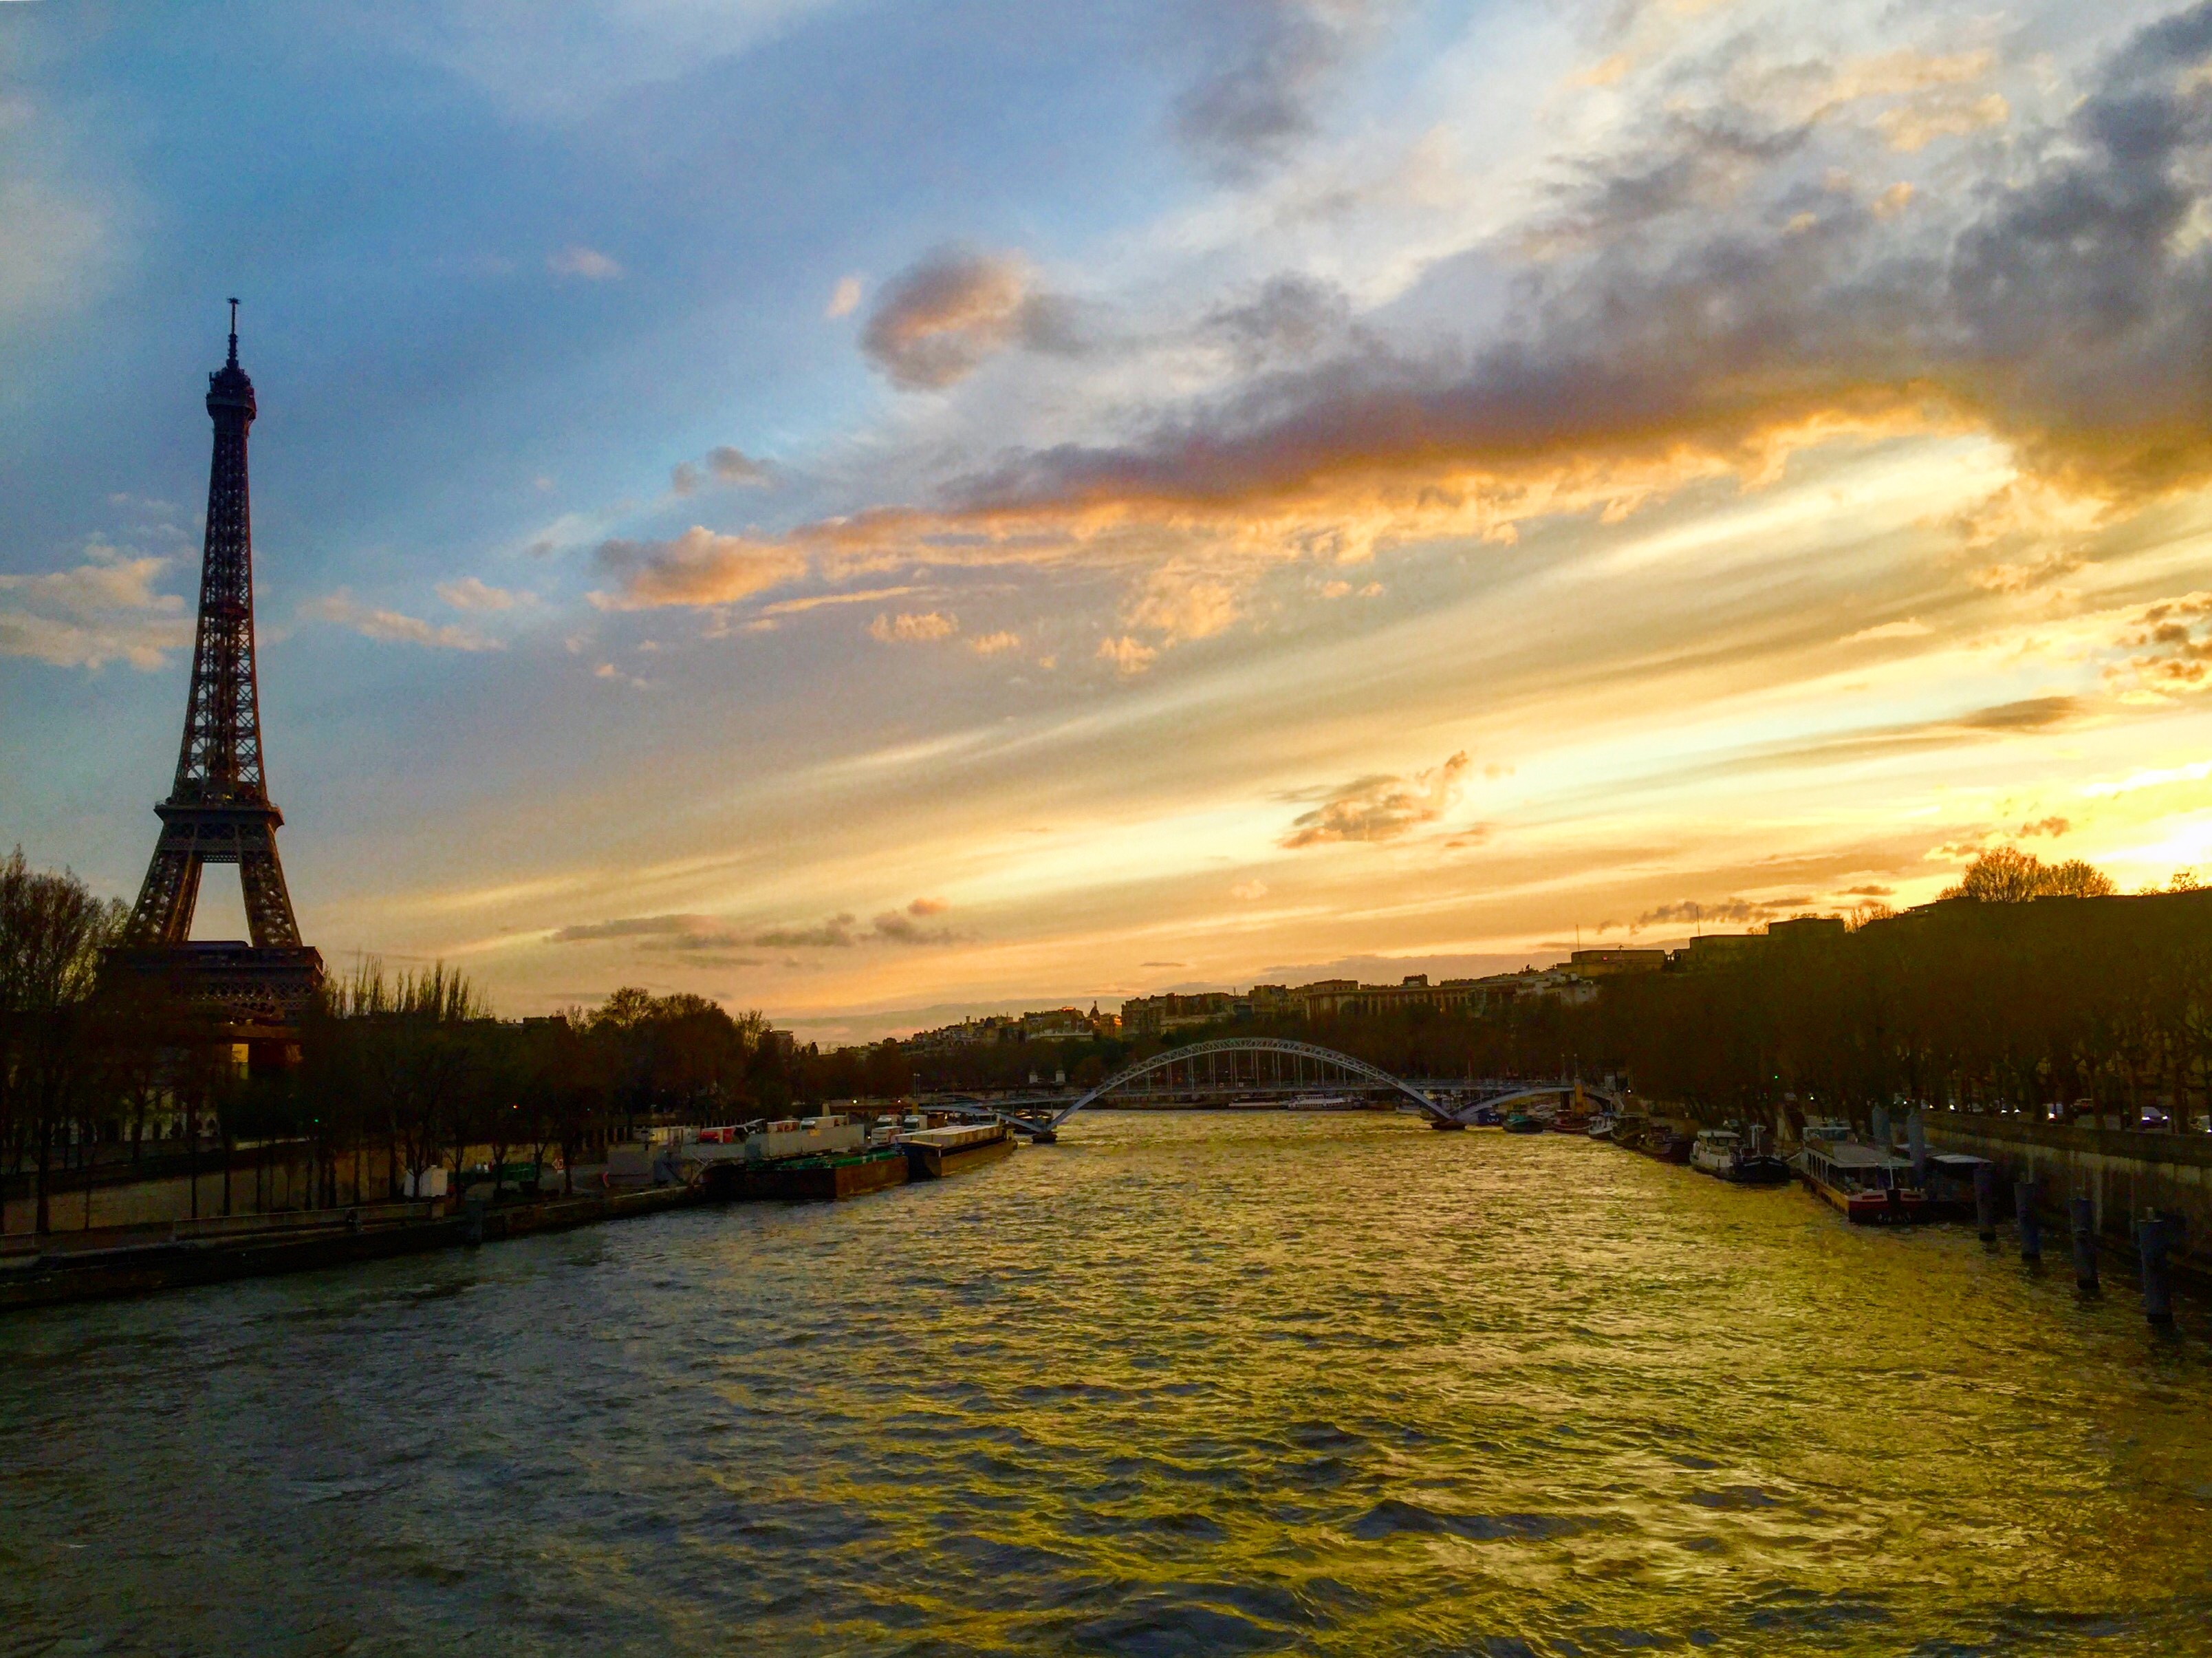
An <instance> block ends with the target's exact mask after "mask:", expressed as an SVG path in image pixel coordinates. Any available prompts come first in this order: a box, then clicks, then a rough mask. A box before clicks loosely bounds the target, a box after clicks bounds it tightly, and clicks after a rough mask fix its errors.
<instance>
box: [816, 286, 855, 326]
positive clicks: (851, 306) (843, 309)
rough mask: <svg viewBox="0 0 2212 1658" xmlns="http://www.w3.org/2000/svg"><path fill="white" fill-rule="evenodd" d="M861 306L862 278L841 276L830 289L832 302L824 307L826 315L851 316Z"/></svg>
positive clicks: (824, 314) (823, 312) (830, 316)
mask: <svg viewBox="0 0 2212 1658" xmlns="http://www.w3.org/2000/svg"><path fill="white" fill-rule="evenodd" d="M859 309H860V277H838V278H837V285H836V287H835V288H833V289H831V290H829V304H827V305H825V306H823V308H822V314H823V316H824V317H828V318H830V319H833V320H834V319H836V318H838V317H849V316H851V315H852V314H853V313H854V312H855V311H857V310H859Z"/></svg>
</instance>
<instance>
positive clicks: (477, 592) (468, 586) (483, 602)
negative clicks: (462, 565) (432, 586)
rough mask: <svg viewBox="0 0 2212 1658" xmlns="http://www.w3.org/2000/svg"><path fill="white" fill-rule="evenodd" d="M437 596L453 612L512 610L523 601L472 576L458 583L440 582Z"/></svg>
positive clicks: (503, 589)
mask: <svg viewBox="0 0 2212 1658" xmlns="http://www.w3.org/2000/svg"><path fill="white" fill-rule="evenodd" d="M437 594H438V596H439V597H440V598H441V599H443V600H445V601H446V602H447V604H449V605H451V606H452V607H453V608H454V609H455V610H512V609H513V608H514V607H515V606H516V605H517V604H518V603H520V602H523V600H522V599H521V597H520V596H519V595H517V594H513V593H509V592H508V591H507V589H506V588H495V587H493V586H491V585H490V584H489V582H483V581H480V580H478V579H477V577H476V576H463V577H462V578H461V579H460V580H459V581H458V582H439V583H438V586H437Z"/></svg>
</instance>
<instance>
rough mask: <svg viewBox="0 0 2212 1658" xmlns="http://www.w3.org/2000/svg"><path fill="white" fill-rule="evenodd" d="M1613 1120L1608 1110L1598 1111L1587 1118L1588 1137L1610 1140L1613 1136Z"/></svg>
mask: <svg viewBox="0 0 2212 1658" xmlns="http://www.w3.org/2000/svg"><path fill="white" fill-rule="evenodd" d="M1615 1120H1616V1119H1615V1118H1614V1117H1613V1113H1612V1112H1609V1111H1601V1112H1598V1114H1597V1115H1596V1116H1595V1117H1593V1118H1591V1119H1589V1130H1588V1131H1587V1132H1588V1133H1589V1137H1590V1138H1591V1139H1593V1140H1610V1139H1611V1138H1613V1123H1614V1122H1615Z"/></svg>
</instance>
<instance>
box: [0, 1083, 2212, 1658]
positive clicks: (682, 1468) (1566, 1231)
mask: <svg viewBox="0 0 2212 1658" xmlns="http://www.w3.org/2000/svg"><path fill="white" fill-rule="evenodd" d="M2185 1328H2186V1332H2187V1333H2186V1335H2185V1338H2184V1339H2183V1340H2182V1341H2181V1342H2180V1343H2179V1344H2173V1343H2168V1342H2162V1341H2160V1340H2158V1339H2155V1338H2153V1337H2152V1335H2151V1334H2150V1333H2149V1332H2148V1330H2147V1328H2146V1327H2145V1326H2144V1324H2143V1322H2142V1318H2141V1315H2140V1311H2139V1309H2138V1308H2137V1307H2136V1304H2135V1303H2134V1301H2133V1299H2132V1297H2131V1296H2130V1295H2129V1294H2128V1292H2127V1290H2126V1288H2125V1286H2124V1284H2123V1283H2117V1282H2116V1283H2114V1285H2113V1286H2112V1294H2111V1295H2110V1296H2109V1298H2108V1299H2107V1300H2106V1301H2105V1302H2104V1303H2102V1304H2090V1305H2086V1306H2085V1305H2083V1304H2081V1303H2080V1302H2078V1301H2076V1299H2075V1295H2074V1292H2073V1289H2072V1285H2071V1282H2070V1277H2069V1274H2067V1273H2066V1272H2065V1271H2063V1266H2062V1267H2061V1268H2060V1269H2059V1270H2057V1271H2052V1272H2051V1273H2049V1274H2047V1275H2046V1276H2045V1277H2040V1278H2039V1277H2033V1276H2031V1275H2030V1274H2028V1273H2027V1271H2025V1270H2024V1269H2023V1268H2022V1267H2021V1265H2020V1264H2019V1262H2018V1261H2017V1260H2015V1259H2013V1258H2012V1256H2011V1255H2010V1253H2008V1252H2006V1251H2002V1250H2001V1251H1999V1252H1997V1253H1988V1252H1985V1251H1984V1249H1983V1248H1982V1247H1981V1246H1980V1245H1979V1244H1978V1243H1977V1242H1976V1241H1975V1240H1974V1238H1973V1236H1972V1232H1971V1231H1970V1230H1969V1229H1966V1228H1931V1229H1929V1230H1927V1231H1923V1232H1921V1233H1917V1234H1909V1235H1908V1234H1888V1233H1876V1232H1868V1231H1855V1230H1853V1229H1851V1228H1849V1227H1848V1226H1846V1225H1845V1224H1844V1222H1841V1221H1840V1220H1838V1219H1837V1218H1836V1217H1834V1216H1832V1215H1830V1214H1829V1213H1828V1212H1827V1211H1826V1210H1822V1209H1820V1207H1818V1206H1817V1205H1815V1204H1814V1203H1812V1202H1811V1201H1810V1200H1809V1199H1808V1198H1806V1197H1804V1196H1803V1195H1802V1193H1799V1192H1794V1191H1780V1192H1772V1191H1767V1192H1746V1191H1737V1190H1735V1189H1732V1188H1729V1187H1726V1186H1721V1185H1720V1184H1719V1183H1717V1182H1715V1181H1712V1180H1710V1179H1705V1178H1704V1177H1702V1176H1699V1175H1697V1174H1693V1173H1691V1172H1689V1171H1687V1170H1685V1169H1680V1168H1668V1167H1661V1166H1659V1165H1657V1164H1655V1163H1652V1162H1650V1161H1647V1160H1645V1159H1643V1158H1640V1157H1636V1156H1632V1155H1628V1154H1625V1153H1621V1152H1618V1151H1615V1150H1613V1149H1611V1148H1610V1147H1605V1146H1600V1145H1595V1144H1592V1143H1588V1142H1585V1141H1582V1140H1579V1139H1574V1138H1569V1137H1554V1136H1546V1137H1525V1138H1524V1137H1504V1136H1501V1135H1497V1134H1483V1133H1469V1134H1458V1135H1443V1134H1435V1133H1431V1132H1430V1131H1426V1130H1425V1129H1424V1128H1423V1127H1422V1126H1421V1125H1419V1124H1418V1123H1416V1122H1414V1121H1413V1120H1412V1119H1406V1118H1402V1117H1374V1116H1365V1115H1360V1116H1319V1115H1305V1114H1298V1115H1276V1114H1268V1115H1237V1116H1229V1115H1205V1116H1181V1115H1178V1116H1146V1115H1139V1114H1135V1113H1109V1112H1100V1113H1085V1115H1084V1116H1082V1117H1079V1118H1078V1119H1075V1121H1074V1122H1073V1124H1072V1125H1070V1127H1069V1129H1068V1130H1067V1131H1066V1138H1065V1139H1064V1141H1063V1142H1062V1143H1061V1144H1060V1145H1058V1146H1056V1147H1045V1148H1034V1149H1025V1150H1024V1151H1023V1152H1022V1153H1021V1155H1018V1156H1017V1157H1014V1158H1012V1159H1010V1160H1007V1161H1004V1162H1001V1163H999V1164H996V1165H994V1166H992V1167H987V1168H985V1169H981V1170H979V1171H976V1172H975V1173H970V1174H967V1175H963V1176H961V1177H959V1178H957V1179H952V1180H950V1181H945V1182H942V1183H938V1184H933V1185H929V1186H914V1187H909V1188H907V1189H905V1190H903V1191H902V1192H894V1193H891V1194H888V1195H886V1196H884V1197H880V1198H871V1199H866V1200H863V1201H860V1202H856V1203H853V1204H846V1205H843V1206H840V1207H837V1208H834V1209H832V1208H829V1207H773V1208H772V1207H752V1208H744V1209H732V1210H725V1211H720V1212H693V1213H690V1214H686V1215H682V1216H670V1217H664V1218H661V1219H657V1220H651V1221H644V1222H633V1223H629V1224H626V1225H622V1226H616V1227H611V1228H601V1229H599V1230H598V1231H595V1232H592V1233H588V1234H570V1235H568V1236H567V1237H564V1238H559V1239H548V1240H531V1241H526V1242H522V1243H517V1244H512V1245H506V1246H501V1247H495V1248H491V1249H487V1250H484V1251H483V1252H480V1253H476V1254H473V1255H467V1256H461V1255H455V1256H452V1257H444V1258H438V1259H421V1260H415V1261H403V1262H396V1263H392V1264H389V1265H383V1266H379V1267H376V1268H373V1269H369V1270H368V1271H356V1272H353V1273H349V1274H334V1275H327V1276H319V1277H305V1278H295V1279H287V1280H277V1281H272V1282H269V1283H259V1284H249V1285H241V1286H235V1287H232V1288H228V1289H215V1290H210V1291H204V1292H195V1293H192V1294H189V1295H173V1296H168V1297H165V1298H158V1299H155V1300H152V1301H143V1302H139V1303H133V1304H130V1305H127V1306H117V1307H107V1308H85V1309H77V1310H72V1311H67V1312H63V1313H57V1314H40V1315H37V1316H34V1317H32V1318H27V1319H19V1320H15V1321H13V1322H11V1323H9V1324H6V1325H0V1650H9V1651H14V1650H22V1651H45V1650H48V1649H50V1646H51V1642H52V1639H53V1637H57V1636H60V1635H64V1634H70V1635H75V1636H77V1637H87V1638H88V1641H89V1644H88V1645H87V1646H85V1647H84V1648H83V1649H86V1650H116V1651H139V1650H145V1651H179V1650H203V1651H209V1652H218V1651H221V1652H270V1653H275V1652H283V1653H295V1652H297V1653H307V1652H318V1653H319V1652H342V1651H343V1652H361V1653H386V1652H389V1653H403V1652H428V1651H430V1650H432V1649H441V1650H444V1649H450V1648H451V1647H453V1645H454V1644H455V1643H457V1642H459V1641H462V1640H464V1639H465V1640H467V1641H468V1642H469V1643H470V1646H471V1650H485V1651H493V1652H536V1651H550V1650H555V1649H561V1650H590V1651H611V1652H630V1651H635V1652H638V1653H648V1652H650V1653H666V1652H678V1653H687V1652H695V1651H696V1652H704V1651H718V1652H719V1651H723V1650H727V1649H733V1648H742V1649H748V1650H757V1651H792V1652H863V1653H886V1654H889V1653H898V1654H934V1653H945V1654H952V1653H968V1652H1039V1651H1044V1652H1111V1653H1146V1654H1150V1653H1160V1654H1168V1653H1229V1652H1248V1651H1251V1652H1262V1651H1297V1652H1316V1653H1342V1654H1373V1653H1475V1654H1485V1655H1510V1654H1522V1653H1528V1654H1561V1655H1566V1654H1595V1653H1601V1652H1615V1651H1629V1650H1651V1649H1658V1650H1670V1649H1671V1650H1689V1649H1706V1650H1711V1651H1720V1652H1742V1653H1781V1652H1800V1651H1802V1652H1837V1653H1903V1652H1919V1653H1929V1654H1934V1653H1953V1652H1991V1653H1995V1652H2015V1651H2023V1652H2036V1653H2045V1652H2051V1653H2070V1652H2083V1653H2088V1652H2094V1653H2100V1654H2105V1653H2127V1654H2135V1653H2143V1654H2149V1653H2177V1652H2196V1651H2203V1652H2212V1636H2208V1635H2207V1634H2206V1633H2205V1632H2204V1629H2203V1619H2204V1614H2205V1612H2206V1611H2207V1609H2208V1606H2212V1593H2208V1588H2212V1585H2208V1567H2207V1565H2206V1564H2205V1562H2206V1561H2207V1559H2208V1557H2212V1524H2208V1522H2212V1442H2208V1439H2212V1436H2208V1435H2207V1433H2206V1427H2207V1423H2208V1414H2207V1405H2208V1403H2212V1368H2208V1349H2207V1345H2206V1336H2207V1334H2208V1332H2207V1328H2206V1325H2205V1321H2204V1320H2203V1318H2202V1316H2201V1315H2199V1314H2196V1313H2194V1312H2191V1314H2189V1315H2188V1316H2187V1317H2186V1318H2185Z"/></svg>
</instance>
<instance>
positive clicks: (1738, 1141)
mask: <svg viewBox="0 0 2212 1658" xmlns="http://www.w3.org/2000/svg"><path fill="white" fill-rule="evenodd" d="M1742 1149H1743V1137H1742V1136H1741V1135H1740V1134H1738V1133H1737V1132H1736V1131H1735V1130H1734V1129H1732V1128H1701V1129H1699V1131H1698V1139H1697V1143H1696V1144H1694V1145H1692V1147H1691V1148H1690V1167H1692V1168H1694V1169H1701V1170H1703V1171H1704V1172H1705V1173H1707V1174H1717V1175H1718V1176H1720V1178H1721V1179H1723V1180H1725V1179H1728V1178H1729V1176H1730V1175H1732V1174H1733V1173H1735V1160H1736V1154H1737V1153H1738V1152H1740V1151H1741V1150H1742Z"/></svg>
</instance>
